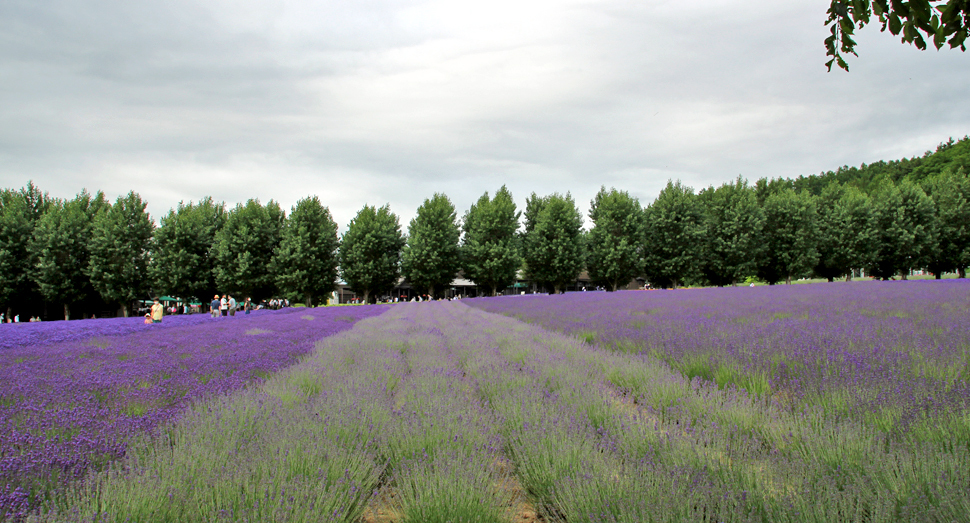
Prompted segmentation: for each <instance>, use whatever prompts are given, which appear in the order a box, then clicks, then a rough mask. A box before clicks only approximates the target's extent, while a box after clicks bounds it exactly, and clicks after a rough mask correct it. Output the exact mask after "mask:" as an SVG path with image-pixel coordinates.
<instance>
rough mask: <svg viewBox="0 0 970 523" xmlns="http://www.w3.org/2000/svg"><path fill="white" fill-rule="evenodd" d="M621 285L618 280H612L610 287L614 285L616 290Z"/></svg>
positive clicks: (614, 290)
mask: <svg viewBox="0 0 970 523" xmlns="http://www.w3.org/2000/svg"><path fill="white" fill-rule="evenodd" d="M619 286H620V283H619V282H618V281H616V280H613V281H612V282H610V287H613V292H616V288H617V287H619Z"/></svg>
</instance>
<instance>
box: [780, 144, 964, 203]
mask: <svg viewBox="0 0 970 523" xmlns="http://www.w3.org/2000/svg"><path fill="white" fill-rule="evenodd" d="M961 169H962V170H963V173H970V136H964V137H963V139H961V140H960V141H958V142H954V141H953V138H950V140H949V141H947V142H945V143H941V144H940V145H938V146H937V147H936V151H935V152H933V151H926V153H924V154H923V156H914V157H913V158H903V159H901V160H889V161H885V160H880V161H878V162H875V163H871V164H862V165H860V166H859V167H849V166H847V165H846V166H843V167H839V168H838V169H836V170H835V171H827V172H824V173H821V174H813V175H811V176H799V177H798V178H795V179H794V180H785V181H787V182H789V183H791V184H792V186H793V187H794V188H795V190H797V191H808V192H810V193H812V194H814V195H815V196H818V195H820V194H822V190H823V189H824V188H825V186H826V185H828V184H829V183H831V182H833V181H836V182H839V183H840V184H843V185H851V186H854V187H857V188H859V189H861V190H862V191H863V192H866V193H868V192H871V191H872V189H874V188H875V186H876V185H877V184H878V183H879V182H880V181H882V180H887V179H888V180H892V181H893V183H896V184H898V183H899V182H901V181H903V180H904V179H908V180H910V181H913V182H917V183H920V182H922V181H923V180H925V179H927V178H930V177H932V176H934V175H937V174H941V173H943V172H945V171H951V172H953V173H957V172H959V171H960V170H961Z"/></svg>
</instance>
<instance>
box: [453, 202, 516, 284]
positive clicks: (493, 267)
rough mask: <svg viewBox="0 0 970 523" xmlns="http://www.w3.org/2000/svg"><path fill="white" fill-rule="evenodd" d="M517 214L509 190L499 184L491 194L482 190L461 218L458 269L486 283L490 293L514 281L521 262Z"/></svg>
mask: <svg viewBox="0 0 970 523" xmlns="http://www.w3.org/2000/svg"><path fill="white" fill-rule="evenodd" d="M520 215H521V213H520V212H516V210H515V202H514V201H513V200H512V193H511V192H509V190H508V189H507V188H506V187H505V186H504V185H503V186H502V188H501V189H499V190H498V191H496V193H495V197H494V198H491V199H490V198H489V197H488V193H487V192H486V193H485V194H483V195H482V196H481V198H479V199H478V201H477V202H476V203H474V204H472V206H471V208H470V209H468V212H466V213H465V216H464V218H463V220H462V231H463V232H464V237H463V238H462V244H461V249H460V252H461V263H462V269H463V270H464V272H465V276H466V277H467V278H468V279H470V280H471V281H473V282H475V284H476V285H481V286H485V287H488V288H489V289H490V291H491V294H492V296H495V295H496V294H498V292H499V291H500V290H502V289H504V288H505V287H508V286H509V285H512V284H513V283H515V277H516V271H517V270H518V268H519V265H521V263H522V257H521V254H520V253H519V245H518V241H517V237H516V232H517V231H518V229H519V216H520Z"/></svg>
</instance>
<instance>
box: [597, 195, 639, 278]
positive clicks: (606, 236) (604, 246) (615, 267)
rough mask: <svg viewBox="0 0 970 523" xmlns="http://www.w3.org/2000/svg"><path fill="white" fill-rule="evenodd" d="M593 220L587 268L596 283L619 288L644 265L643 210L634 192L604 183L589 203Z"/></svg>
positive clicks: (637, 273)
mask: <svg viewBox="0 0 970 523" xmlns="http://www.w3.org/2000/svg"><path fill="white" fill-rule="evenodd" d="M589 219H590V220H591V221H592V222H593V226H592V227H591V228H590V230H589V234H588V235H587V241H586V246H587V247H586V271H587V273H588V274H589V278H590V280H591V281H592V282H593V283H595V284H596V285H602V286H604V287H606V288H607V289H608V290H610V291H616V290H617V289H618V288H619V287H620V286H621V285H626V284H627V283H629V282H630V280H632V279H633V278H635V277H636V276H637V275H639V274H640V271H641V270H642V268H643V267H642V261H643V237H642V234H643V210H642V209H641V207H640V202H639V201H638V200H637V199H636V198H634V197H632V196H630V193H628V192H626V191H618V190H616V189H615V188H610V190H609V191H607V190H606V187H605V186H604V187H600V190H599V192H598V193H596V196H594V197H593V199H592V200H591V201H590V202H589Z"/></svg>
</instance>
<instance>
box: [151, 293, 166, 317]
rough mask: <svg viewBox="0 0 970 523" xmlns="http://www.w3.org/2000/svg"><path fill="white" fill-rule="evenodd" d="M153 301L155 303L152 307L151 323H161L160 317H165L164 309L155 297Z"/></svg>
mask: <svg viewBox="0 0 970 523" xmlns="http://www.w3.org/2000/svg"><path fill="white" fill-rule="evenodd" d="M153 300H154V302H155V303H154V304H153V305H152V323H161V322H162V316H164V315H165V307H163V306H162V304H161V303H159V301H158V297H157V296H156V297H155V298H154V299H153Z"/></svg>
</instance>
